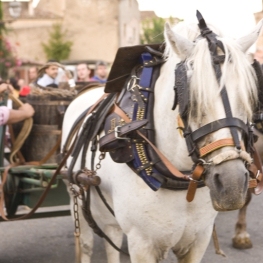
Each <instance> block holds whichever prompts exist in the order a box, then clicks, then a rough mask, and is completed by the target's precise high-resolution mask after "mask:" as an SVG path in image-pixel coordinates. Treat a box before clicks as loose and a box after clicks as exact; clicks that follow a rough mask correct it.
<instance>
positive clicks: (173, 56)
mask: <svg viewBox="0 0 263 263" xmlns="http://www.w3.org/2000/svg"><path fill="white" fill-rule="evenodd" d="M197 17H198V20H199V25H198V26H199V29H198V28H193V27H192V28H191V27H188V29H187V30H185V28H184V31H183V30H182V28H183V26H182V25H180V26H179V27H175V29H171V27H170V26H169V24H166V26H165V38H166V42H167V45H166V55H167V65H169V66H168V67H169V68H171V67H173V68H174V67H175V68H176V69H175V76H174V74H173V78H172V80H170V82H169V85H171V83H173V82H174V83H175V85H174V87H175V96H174V97H175V99H174V101H175V102H174V108H176V112H177V114H178V115H179V118H180V122H179V123H181V124H179V125H178V126H180V127H179V128H180V129H181V130H182V131H183V137H184V138H181V140H185V142H186V143H185V142H184V144H185V145H184V146H185V147H184V149H183V150H182V149H180V151H181V153H178V152H177V155H176V156H177V157H178V154H180V155H183V154H184V153H185V152H186V151H187V152H188V155H189V156H190V157H191V159H190V158H188V159H187V163H188V165H189V160H191V162H192V163H194V167H196V166H198V165H201V166H202V167H203V168H204V172H203V173H202V176H201V178H202V179H203V180H204V182H205V184H206V186H208V187H209V189H210V196H211V199H212V203H213V207H214V208H215V210H218V211H227V210H233V209H239V208H241V207H242V206H243V205H244V203H245V198H246V192H247V189H248V184H249V175H250V173H249V167H250V165H251V163H252V162H253V160H252V157H251V152H252V151H253V149H252V147H251V140H253V139H251V134H252V132H251V130H252V128H251V122H252V115H253V110H254V108H255V107H256V105H257V95H258V90H257V87H258V83H257V76H256V74H255V70H254V68H253V67H252V65H251V64H252V61H251V59H249V56H248V55H247V54H246V51H247V50H248V48H249V47H250V46H251V45H252V44H253V43H254V42H255V41H256V40H257V38H258V35H259V33H260V31H261V28H262V24H263V22H262V21H260V22H259V24H258V25H257V26H256V28H255V30H254V31H253V32H252V33H250V34H248V35H247V36H245V37H242V38H241V39H238V40H230V39H226V38H224V37H222V36H221V34H220V33H219V31H217V30H216V29H214V28H213V30H211V28H212V27H210V26H209V27H208V26H207V25H206V23H205V21H204V19H203V18H202V16H201V14H200V13H199V12H198V14H197ZM197 29H198V30H197ZM182 32H183V33H182ZM170 73H171V72H170ZM167 76H168V75H167ZM162 79H163V80H164V79H165V78H164V77H163V78H162ZM170 79H171V77H170ZM172 96H173V95H172ZM169 97H171V93H170V95H169ZM157 126H158V125H157ZM252 144H253V143H252ZM180 147H181V146H180ZM190 179H191V180H193V178H190Z"/></svg>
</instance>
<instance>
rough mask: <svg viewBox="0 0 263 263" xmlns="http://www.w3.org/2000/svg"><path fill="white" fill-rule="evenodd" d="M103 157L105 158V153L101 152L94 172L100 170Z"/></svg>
mask: <svg viewBox="0 0 263 263" xmlns="http://www.w3.org/2000/svg"><path fill="white" fill-rule="evenodd" d="M105 156H106V152H101V154H100V156H99V162H98V163H97V164H96V170H95V172H96V171H98V170H99V169H100V168H101V161H102V160H103V159H105Z"/></svg>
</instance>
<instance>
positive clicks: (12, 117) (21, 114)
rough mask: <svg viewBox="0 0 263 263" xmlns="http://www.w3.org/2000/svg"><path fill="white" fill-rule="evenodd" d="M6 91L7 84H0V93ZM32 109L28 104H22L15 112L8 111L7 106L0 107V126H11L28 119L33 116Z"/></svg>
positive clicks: (12, 110)
mask: <svg viewBox="0 0 263 263" xmlns="http://www.w3.org/2000/svg"><path fill="white" fill-rule="evenodd" d="M7 89H8V84H6V83H2V84H0V93H2V92H4V91H6V90H7ZM34 113H35V111H34V108H33V107H32V106H31V105H30V104H28V103H25V104H23V105H22V106H21V107H20V108H18V109H17V110H14V109H9V108H8V107H7V106H0V125H1V126H2V125H5V124H12V123H16V122H19V121H22V120H24V119H27V118H30V117H32V116H33V115H34Z"/></svg>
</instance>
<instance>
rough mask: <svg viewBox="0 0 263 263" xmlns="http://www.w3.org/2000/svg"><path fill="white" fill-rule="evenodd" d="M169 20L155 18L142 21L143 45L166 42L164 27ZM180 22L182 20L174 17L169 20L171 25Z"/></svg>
mask: <svg viewBox="0 0 263 263" xmlns="http://www.w3.org/2000/svg"><path fill="white" fill-rule="evenodd" d="M166 21H167V19H164V18H162V17H154V18H151V19H146V20H144V21H142V30H143V34H142V35H141V44H158V43H162V42H164V36H163V31H164V25H165V22H166ZM175 21H176V22H179V21H180V19H177V18H176V19H175V18H173V17H169V18H168V22H169V23H170V24H174V23H175Z"/></svg>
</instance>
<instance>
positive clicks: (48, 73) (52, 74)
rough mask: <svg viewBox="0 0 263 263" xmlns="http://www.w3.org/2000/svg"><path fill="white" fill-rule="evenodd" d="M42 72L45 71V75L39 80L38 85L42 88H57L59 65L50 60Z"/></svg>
mask: <svg viewBox="0 0 263 263" xmlns="http://www.w3.org/2000/svg"><path fill="white" fill-rule="evenodd" d="M42 70H43V71H44V75H43V76H42V77H41V78H39V79H38V80H37V85H38V86H40V87H42V88H46V87H52V88H57V87H58V82H57V79H56V77H57V75H58V63H57V62H56V61H54V60H49V61H48V62H47V64H46V65H45V66H44V67H43V68H42Z"/></svg>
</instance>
